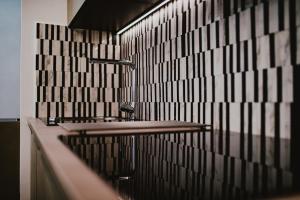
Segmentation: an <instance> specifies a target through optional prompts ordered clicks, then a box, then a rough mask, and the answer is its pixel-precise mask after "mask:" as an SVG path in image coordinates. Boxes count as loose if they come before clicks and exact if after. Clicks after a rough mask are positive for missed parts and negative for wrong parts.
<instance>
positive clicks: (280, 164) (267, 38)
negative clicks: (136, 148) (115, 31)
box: [121, 0, 300, 199]
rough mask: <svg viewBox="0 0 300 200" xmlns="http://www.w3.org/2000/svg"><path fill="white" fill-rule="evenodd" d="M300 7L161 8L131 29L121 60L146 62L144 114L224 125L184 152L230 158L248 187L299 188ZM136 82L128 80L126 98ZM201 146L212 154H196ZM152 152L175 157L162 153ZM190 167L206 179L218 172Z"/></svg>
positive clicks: (217, 0) (180, 3)
mask: <svg viewBox="0 0 300 200" xmlns="http://www.w3.org/2000/svg"><path fill="white" fill-rule="evenodd" d="M299 11H300V3H299V2H298V1H295V0H283V1H280V0H269V1H261V0H252V1H251V0H249V1H233V0H232V1H225V0H206V1H204V0H174V1H171V2H170V3H168V4H167V5H165V6H164V7H162V8H160V9H159V10H158V11H156V12H155V13H153V14H151V15H150V16H149V17H147V18H145V19H144V20H142V21H141V22H139V23H138V24H137V25H135V26H133V27H132V28H130V29H129V30H128V31H126V32H125V33H124V34H122V35H121V58H124V59H129V60H133V61H134V62H135V63H137V71H136V73H137V74H138V75H137V77H138V82H137V85H138V95H137V96H138V105H137V106H138V107H137V109H138V113H137V116H138V118H141V119H144V120H180V121H192V122H198V123H201V124H211V125H212V127H213V129H214V130H216V131H214V133H209V134H208V133H206V134H205V135H201V136H199V137H200V138H201V139H200V140H201V142H200V143H201V144H202V145H200V146H196V147H194V146H190V145H185V148H187V150H189V151H187V150H186V149H185V148H184V149H179V151H182V154H183V155H185V156H187V157H188V158H191V160H193V161H191V162H200V161H199V160H201V161H202V162H204V163H206V166H214V167H216V166H217V165H216V163H219V164H220V163H221V164H220V165H218V166H219V167H221V168H223V169H224V170H223V172H222V174H223V178H224V177H229V176H233V177H232V178H233V179H236V178H237V179H238V183H237V185H236V187H237V188H238V192H239V193H245V194H248V195H250V196H252V195H254V194H260V193H264V195H270V194H272V193H274V192H279V193H280V192H281V189H282V187H283V188H285V189H286V188H292V187H294V188H297V185H299V172H298V170H297V168H298V167H299V166H300V164H299V161H298V160H299V159H298V158H297V157H296V155H297V152H298V151H299V147H297V146H299V142H300V139H299V136H298V135H299V134H298V133H297V131H298V132H299V125H297V124H296V119H297V113H299V107H298V106H296V102H298V101H299V100H298V99H299V97H298V95H297V94H296V90H297V87H296V86H297V85H298V84H299V83H298V82H297V80H296V78H295V77H296V76H297V75H299V69H298V68H299V66H297V65H298V64H299V63H300V55H299V53H300V51H299V49H300V48H299V38H300V28H299V25H300V12H299ZM296 14H297V15H296ZM123 73H125V74H126V72H123ZM127 79H130V74H129V73H128V74H127ZM297 83H298V84H297ZM131 87H132V85H131V83H130V81H126V82H123V83H122V94H123V95H125V96H126V99H130V95H129V92H128V91H130V90H131ZM298 87H299V86H298ZM298 89H299V88H298ZM186 137H189V136H186ZM150 139H151V138H150ZM150 139H149V140H150ZM167 141H168V140H167ZM164 143H166V144H167V143H170V144H173V142H171V141H168V142H166V140H164ZM155 144H156V145H158V144H159V143H155ZM155 144H153V145H155ZM185 150H186V151H185ZM141 151H143V149H141ZM194 151H201V152H202V155H201V156H200V157H199V158H195V159H193V157H192V156H193V155H194V154H193V153H192V152H194ZM179 154H180V153H179ZM143 158H144V159H146V160H147V158H146V157H143ZM149 159H150V160H152V159H156V160H159V162H163V163H166V164H170V161H169V160H167V159H165V158H164V157H161V156H160V153H159V152H156V151H154V153H153V154H152V155H151V156H149V158H148V160H149ZM153 162H154V161H153ZM152 164H153V163H152ZM149 165H151V162H150V163H149ZM180 169H181V170H182V174H193V176H195V177H197V178H196V180H195V181H196V182H201V180H202V178H201V176H200V175H203V176H212V177H214V175H215V173H216V172H215V171H214V170H211V171H205V169H203V168H201V169H199V170H194V169H189V168H188V167H186V166H185V165H181V168H180ZM230 170H233V171H230ZM255 171H256V172H255ZM234 173H235V174H234ZM174 176H177V175H174ZM239 177H241V179H240V178H239ZM297 177H298V178H297ZM144 178H147V177H146V176H145V177H144ZM253 178H254V179H255V180H254V179H253ZM153 179H155V180H156V181H165V180H167V179H168V178H166V177H165V176H164V175H162V174H158V175H157V176H155V177H153ZM235 183H236V182H235ZM165 184H167V183H165ZM222 184H225V185H222V186H221V185H219V186H220V187H221V190H222V187H223V186H224V187H225V192H226V190H227V189H228V190H231V189H232V188H231V187H232V184H231V182H230V181H229V182H226V180H225V182H223V183H222ZM214 186H215V185H209V186H207V187H209V188H210V187H211V188H210V189H209V188H208V190H209V191H210V192H211V193H210V194H211V195H212V193H213V192H214V190H215V189H218V188H214ZM224 187H223V189H224ZM250 188H252V189H250ZM253 188H256V189H255V191H254V190H253ZM196 189H197V188H196ZM198 189H199V190H200V188H198ZM283 190H284V189H283ZM248 195H247V196H248ZM229 199H230V198H229Z"/></svg>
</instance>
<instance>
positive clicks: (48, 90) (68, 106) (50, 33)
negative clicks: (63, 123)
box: [36, 23, 121, 117]
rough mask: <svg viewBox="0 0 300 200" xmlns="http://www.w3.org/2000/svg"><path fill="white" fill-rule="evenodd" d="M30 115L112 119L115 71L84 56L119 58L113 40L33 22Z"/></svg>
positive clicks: (117, 76)
mask: <svg viewBox="0 0 300 200" xmlns="http://www.w3.org/2000/svg"><path fill="white" fill-rule="evenodd" d="M36 28H37V32H36V34H37V35H36V37H37V54H36V78H37V79H36V85H37V95H36V116H37V117H49V116H51V117H84V116H85V117H88V116H118V115H119V111H118V102H119V93H120V82H121V81H120V75H121V73H120V71H119V70H120V67H119V66H118V65H104V64H103V65H102V64H91V63H89V58H106V59H119V58H120V41H119V38H118V37H117V36H114V35H112V34H111V33H108V32H103V31H90V30H81V31H76V30H71V29H68V28H67V27H64V26H58V25H50V24H40V23H38V24H37V27H36Z"/></svg>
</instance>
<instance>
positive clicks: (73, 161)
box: [27, 118, 119, 200]
mask: <svg viewBox="0 0 300 200" xmlns="http://www.w3.org/2000/svg"><path fill="white" fill-rule="evenodd" d="M27 123H28V126H29V128H30V130H31V132H32V134H34V135H35V137H36V139H37V141H38V142H39V144H40V148H41V150H42V152H43V155H44V156H45V159H46V160H47V162H48V164H49V167H50V169H51V170H52V172H53V173H54V174H55V176H56V177H55V178H56V179H57V180H58V182H59V184H60V186H61V187H62V189H63V191H64V192H65V195H66V196H67V197H68V198H69V199H80V200H82V199H100V200H102V199H103V200H110V199H111V200H114V199H116V200H119V197H118V195H117V193H116V192H115V191H114V190H113V189H112V188H111V187H110V186H109V185H108V184H107V183H106V182H105V181H104V180H103V179H101V178H100V177H99V176H98V175H97V174H96V173H94V172H93V171H92V170H91V169H89V168H88V167H87V166H86V165H85V164H84V163H83V162H82V161H81V160H80V159H79V158H78V157H77V156H76V155H75V154H73V153H72V152H71V151H70V150H69V149H68V148H67V147H66V146H65V145H64V144H63V143H62V142H61V141H60V140H59V139H58V136H60V135H68V132H67V131H65V130H64V129H63V128H61V127H59V126H57V127H48V126H45V125H44V123H43V122H42V121H41V120H39V119H36V118H28V119H27Z"/></svg>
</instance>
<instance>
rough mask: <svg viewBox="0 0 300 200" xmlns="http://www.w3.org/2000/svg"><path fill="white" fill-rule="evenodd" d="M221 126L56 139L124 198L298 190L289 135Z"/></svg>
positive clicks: (230, 196)
mask: <svg viewBox="0 0 300 200" xmlns="http://www.w3.org/2000/svg"><path fill="white" fill-rule="evenodd" d="M248 138H250V137H246V136H245V135H244V136H242V135H241V134H239V133H228V132H227V133H224V132H220V131H206V132H184V133H163V134H159V135H147V136H135V137H133V136H113V137H104V136H97V135H93V136H88V137H86V136H63V137H61V138H60V139H61V140H62V141H63V142H64V143H65V144H66V145H67V146H68V147H69V148H70V149H71V150H72V151H73V152H74V153H75V154H77V155H78V156H79V157H80V158H81V159H82V160H83V161H84V162H85V163H86V164H87V165H88V166H89V167H90V168H91V169H93V171H95V172H96V173H97V174H99V175H100V176H101V177H103V178H105V179H106V180H107V181H108V182H110V184H111V185H113V187H114V188H115V189H116V190H117V191H118V192H119V193H120V196H121V197H122V198H123V199H137V200H139V199H143V200H144V199H149V200H150V199H151V200H152V199H172V200H173V199H180V200H182V199H222V200H223V199H256V198H262V197H273V196H277V195H285V194H290V193H293V192H298V191H299V188H297V187H296V185H297V184H298V178H297V177H295V173H294V171H293V169H294V168H292V166H291V157H290V154H291V148H290V146H291V145H290V139H279V140H274V138H272V137H264V138H262V137H260V136H254V135H252V136H251V140H250V139H248Z"/></svg>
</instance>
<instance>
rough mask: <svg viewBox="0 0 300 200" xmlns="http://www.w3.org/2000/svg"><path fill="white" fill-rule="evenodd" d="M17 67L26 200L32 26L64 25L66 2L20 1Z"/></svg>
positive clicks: (32, 94) (31, 108) (32, 87)
mask: <svg viewBox="0 0 300 200" xmlns="http://www.w3.org/2000/svg"><path fill="white" fill-rule="evenodd" d="M21 12H22V13H21V60H20V62H21V64H20V118H21V131H20V132H21V133H20V195H21V199H22V200H23V199H26V200H27V199H28V200H29V199H30V131H29V128H28V126H27V123H26V118H27V117H34V115H35V114H34V113H35V104H34V102H35V96H36V89H35V88H36V86H35V79H36V76H35V50H36V40H35V33H36V31H35V30H36V29H35V28H36V23H37V22H41V23H49V24H58V25H67V0H22V5H21Z"/></svg>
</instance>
